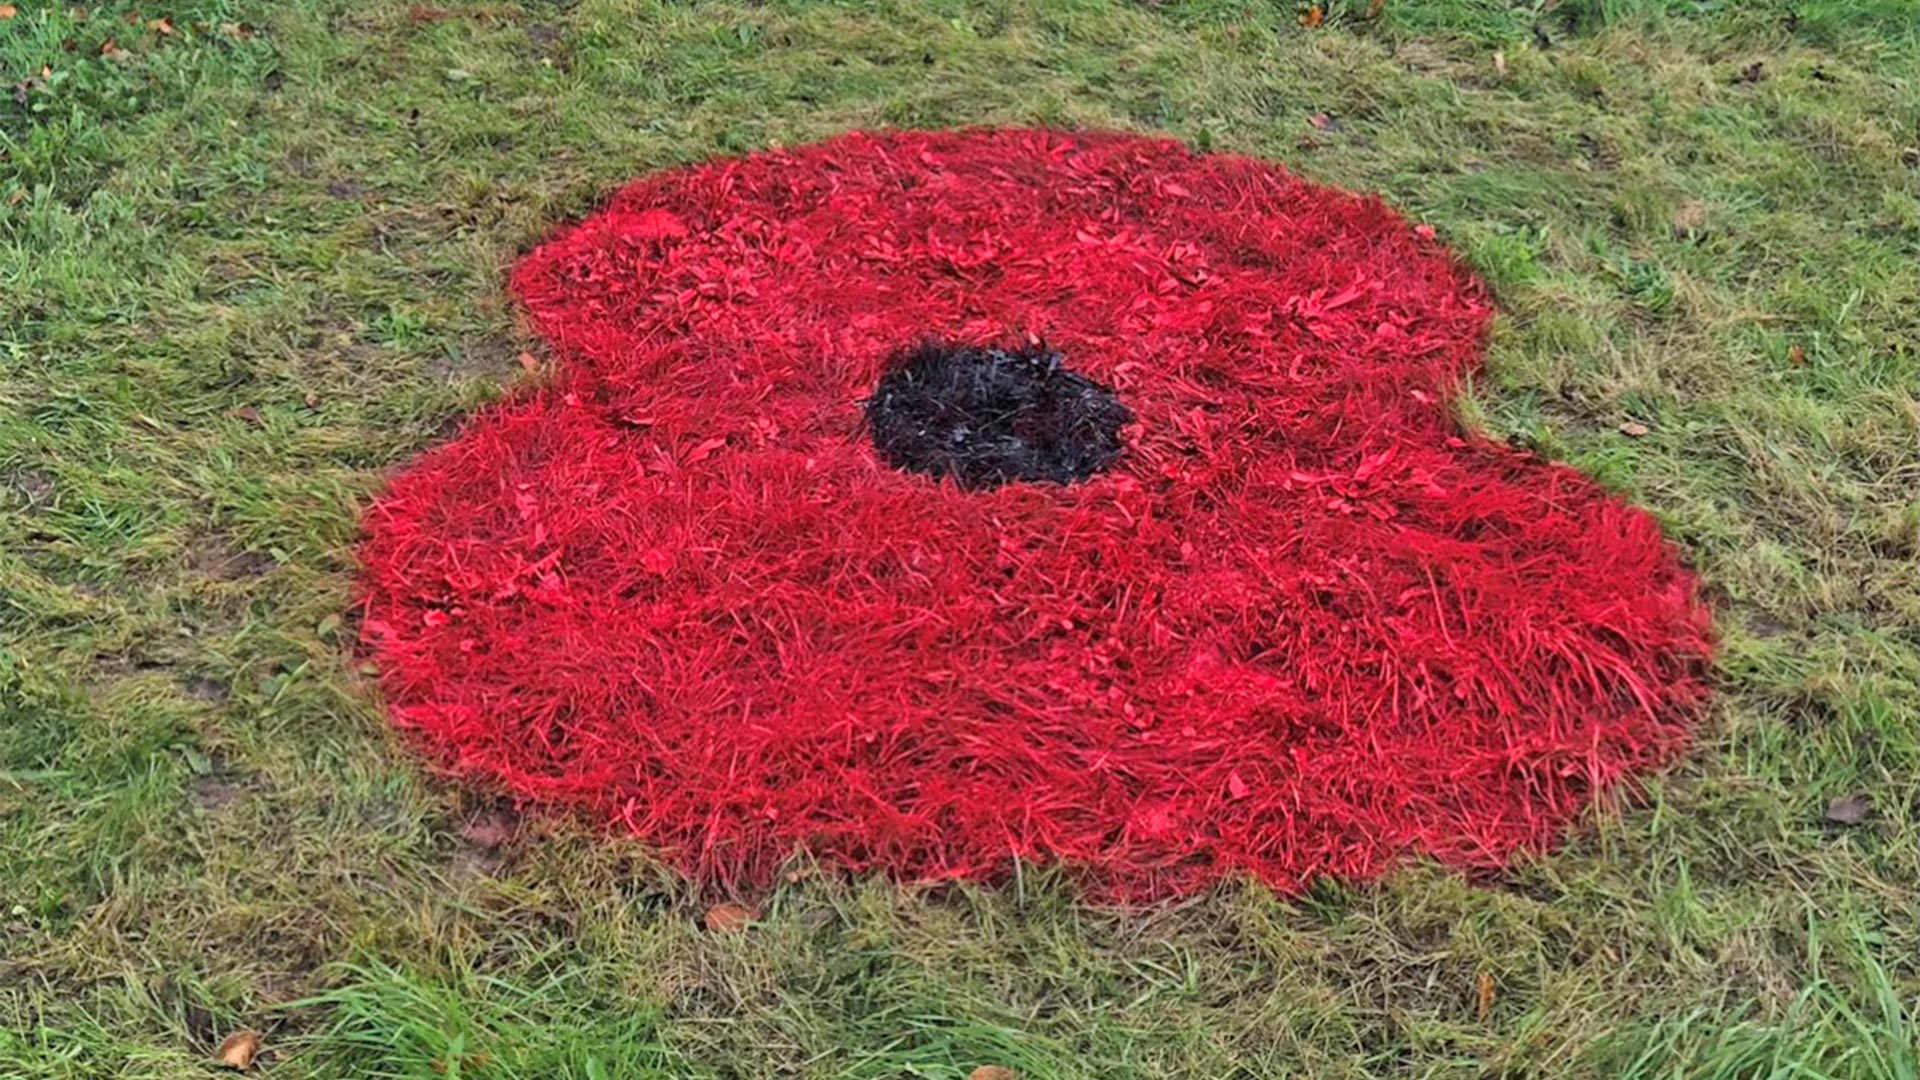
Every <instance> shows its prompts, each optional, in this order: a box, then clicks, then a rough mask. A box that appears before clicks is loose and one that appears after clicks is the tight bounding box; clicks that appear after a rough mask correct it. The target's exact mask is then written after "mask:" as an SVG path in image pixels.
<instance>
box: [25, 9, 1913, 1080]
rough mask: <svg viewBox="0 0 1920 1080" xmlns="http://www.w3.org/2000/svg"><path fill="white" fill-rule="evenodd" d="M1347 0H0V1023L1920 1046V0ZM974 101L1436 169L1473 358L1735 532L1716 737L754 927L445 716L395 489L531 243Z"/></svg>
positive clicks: (1577, 453)
mask: <svg viewBox="0 0 1920 1080" xmlns="http://www.w3.org/2000/svg"><path fill="white" fill-rule="evenodd" d="M1370 7H1377V8H1379V9H1380V10H1379V11H1378V14H1377V16H1376V17H1371V18H1370V17H1369V8H1370ZM1300 10H1301V8H1300V6H1296V5H1294V4H1291V3H1258V2H1250V0H1234V2H1195V3H1182V2H1178V0H1164V2H1162V3H1158V4H1154V3H1129V2H1121V0H1027V2H1008V3H994V4H978V5H969V4H961V3H957V2H951V0H940V2H925V0H896V2H894V3H874V4H856V3H852V2H845V3H822V2H816V3H802V2H799V0H789V2H784V3H781V2H769V3H747V2H736V3H711V4H708V3H657V4H644V3H625V2H614V0H581V2H577V3H576V2H573V0H523V2H521V3H518V4H516V3H508V2H501V3H488V4H472V5H469V4H456V3H451V2H443V3H442V4H439V5H423V4H409V3H398V2H394V0H354V2H341V0H285V2H281V3H271V4H269V3H248V2H242V0H231V2H227V0H153V2H152V3H150V4H144V5H136V4H132V3H125V2H116V3H110V4H104V5H93V4H89V5H85V10H76V8H75V7H74V6H73V4H71V3H70V2H68V0H59V2H57V3H55V2H42V0H12V2H11V3H9V4H4V5H0V15H6V16H7V17H5V18H0V74H3V75H4V78H5V81H6V82H7V84H8V86H9V88H10V90H11V92H10V94H9V95H8V96H7V97H5V98H3V99H0V346H3V350H4V351H0V1076H5V1077H16V1076H18V1077H28V1078H49V1077H63V1078H64V1077H107V1076H126V1077H167V1078H174V1077H198V1076H205V1075H207V1071H208V1069H209V1067H210V1066H209V1062H210V1061H211V1059H212V1057H213V1054H214V1052H215V1049H216V1047H217V1046H218V1045H219V1044H220V1042H221V1040H222V1039H223V1038H224V1037H226V1036H227V1035H228V1034H230V1033H232V1032H235V1031H238V1030H242V1029H255V1030H258V1031H260V1032H262V1033H263V1034H264V1037H265V1049H264V1050H263V1052H262V1053H261V1055H260V1058H259V1061H258V1062H257V1063H256V1066H255V1068H256V1070H257V1071H262V1072H264V1073H265V1074H267V1075H270V1076H274V1077H289V1078H293V1077H371V1076H398V1077H409V1078H421V1080H434V1078H440V1077H465V1078H533V1077H543V1078H544V1077H555V1078H560V1077H565V1078H579V1080H600V1078H623V1077H648V1076H662V1077H665V1076H674V1077H678V1076H696V1077H741V1078H758V1077H780V1076H807V1077H949V1078H953V1077H964V1076H966V1075H967V1074H968V1073H969V1072H970V1071H971V1070H973V1069H975V1068H976V1067H978V1066H982V1065H1003V1066H1008V1067H1011V1068H1013V1069H1016V1070H1018V1072H1019V1074H1020V1075H1021V1076H1024V1077H1028V1078H1042V1077H1084V1078H1088V1080H1094V1078H1098V1080H1120V1078H1129V1077H1163V1076H1164V1077H1249V1078H1250V1077H1283V1076H1297V1077H1314V1078H1316V1080H1337V1078H1348V1077H1351V1078H1360V1077H1388V1076H1393V1077H1401V1076H1408V1077H1413V1076H1418V1077H1448V1078H1453V1077H1458V1078H1463V1080H1464V1078H1480V1077H1502V1078H1519V1077H1542V1078H1546V1077H1553V1078H1560V1077H1606V1078H1612V1077H1622V1076H1631V1077H1649V1078H1652V1077H1659V1078H1678V1077H1695V1076H1698V1077H1789V1076H1792V1077H1800V1076H1808V1077H1817V1076H1833V1077H1903V1078H1913V1077H1916V1076H1920V1049H1916V1045H1915V1035H1914V1030H1915V1028H1914V1024H1915V1021H1916V1016H1917V1015H1920V1003H1917V1001H1916V997H1917V996H1920V692H1917V691H1916V684H1917V683H1920V397H1917V395H1920V344H1917V343H1916V339H1920V10H1916V8H1915V6H1914V4H1913V3H1912V0H1800V2H1795V3H1789V2H1786V0H1775V2H1764V3H1762V2H1752V3H1749V2H1740V0H1708V2H1697V3H1696V2H1691V0H1688V2H1667V0H1559V2H1557V3H1556V2H1554V0H1538V2H1507V0H1452V2H1449V0H1386V2H1385V3H1384V5H1370V4H1369V3H1368V2H1366V0H1341V2H1337V3H1334V4H1332V5H1331V8H1330V10H1329V11H1328V12H1327V13H1326V18H1325V21H1324V22H1323V23H1322V24H1321V25H1319V26H1318V27H1307V26H1304V25H1302V23H1301V21H1300V20H1299V15H1300ZM163 19H164V20H166V21H165V22H164V23H163V22H159V21H156V20H163ZM974 123H1009V124H1015V123H1017V124H1045V125H1063V126H1099V127H1115V128H1126V129H1134V130H1144V131H1156V132H1166V133H1170V134H1173V135H1176V136H1178V137H1181V138H1184V139H1187V140H1190V141H1192V142H1194V143H1195V144H1197V145H1200V146H1204V147H1213V148H1219V149H1229V150H1235V151H1243V152H1251V153H1256V154H1260V155H1264V156H1268V157H1272V158H1276V159H1279V160H1282V161H1285V162H1287V163H1288V164H1289V165H1291V166H1292V167H1294V168H1296V169H1297V170H1299V171H1301V172H1303V173H1305V174H1307V175H1310V176H1312V177H1315V178H1317V179H1321V180H1325V181H1327V182H1331V183H1335V184H1339V185H1343V186H1347V187H1351V188H1360V189H1370V190H1378V191H1381V192H1383V193H1384V194H1386V196H1387V197H1388V198H1389V199H1391V200H1392V201H1394V202H1395V203H1397V204H1398V205H1399V206H1401V207H1402V208H1404V209H1405V210H1406V211H1407V212H1408V213H1409V214H1410V215H1413V216H1415V217H1418V218H1420V219H1423V220H1425V221H1428V222H1431V223H1432V224H1433V225H1434V226H1435V228H1436V229H1437V230H1438V231H1439V232H1440V234H1441V235H1442V236H1443V237H1444V238H1446V239H1447V240H1448V241H1449V242H1450V243H1451V244H1453V245H1454V246H1455V247H1456V248H1457V250H1459V251H1460V252H1462V253H1463V254H1464V256H1465V257H1466V258H1467V259H1468V260H1470V261H1471V263H1472V264H1473V265H1474V266H1475V267H1477V268H1478V269H1479V270H1480V272H1481V273H1483V274H1484V275H1485V276H1486V277H1487V278H1488V280H1489V281H1491V282H1492V284H1493V285H1494V287H1495V289H1496V292H1497V295H1498V297H1499V300H1500V303H1501V305H1502V309H1503V312H1504V314H1503V318H1502V321H1501V323H1500V325H1499V328H1498V332H1497V334H1496V336H1495V339H1494V341H1493V344H1492V347H1491V360H1490V375H1489V377H1488V378H1486V379H1484V380H1483V381H1482V383H1481V384H1480V385H1479V386H1478V387H1477V388H1476V390H1475V393H1474V396H1473V398H1472V399H1471V400H1470V401H1469V403H1468V405H1467V407H1466V409H1465V415H1464V417H1463V420H1464V422H1465V423H1468V424H1471V425H1474V426H1477V427H1479V428H1481V429H1483V430H1485V431H1488V432H1490V433H1492V434H1493V435H1495V436H1496V437H1500V438H1506V439H1510V440H1512V441H1513V442H1514V443H1516V444H1519V445H1525V446H1529V447H1532V448H1534V449H1537V450H1539V451H1540V452H1542V453H1545V454H1548V455H1550V456H1554V457H1558V458H1563V459H1566V460H1568V461H1571V462H1573V463H1574V464H1576V465H1578V466H1579V467H1581V468H1583V469H1586V470H1588V471H1590V472H1592V473H1594V474H1595V475H1597V476H1599V477H1601V478H1602V479H1603V480H1604V481H1605V482H1607V483H1608V484H1610V485H1613V486H1615V487H1617V488H1618V489H1620V490H1621V491H1623V492H1626V493H1627V494H1628V495H1629V496H1630V497H1631V498H1633V499H1635V500H1637V501H1639V502H1641V503H1643V504H1644V505H1646V506H1648V507H1650V508H1652V509H1653V510H1654V511H1655V512H1656V513H1658V514H1659V515H1660V517H1661V518H1662V519H1663V520H1664V521H1665V522H1666V523H1667V526H1668V528H1669V530H1670V532H1671V534H1672V535H1673V536H1674V537H1675V538H1676V539H1677V540H1678V542H1680V543H1681V544H1682V545H1683V546H1684V548H1685V550H1686V552H1687V553H1688V557H1689V558H1690V560H1691V561H1692V562H1693V563H1694V564H1695V565H1696V566H1697V567H1698V568H1699V570H1700V572H1701V573H1702V575H1703V576H1704V578H1705V580H1706V582H1707V583H1708V586H1709V589H1710V594H1711V596H1712V599H1713V602H1714V604H1715V607H1716V610H1717V613H1718V619H1719V625H1720V631H1721V634H1722V637H1723V645H1722V655H1721V659H1720V672H1719V677H1720V682H1721V689H1720V692H1719V695H1718V698H1717V702H1716V705H1715V707H1714V709H1713V711H1712V714H1711V716H1710V718H1709V722H1708V725H1707V727H1706V728H1705V730H1704V731H1703V733H1702V737H1701V739H1700V743H1699V746H1698V749H1697V751H1696V752H1695V753H1694V754H1693V755H1692V757H1691V758H1690V759H1689V761H1688V762H1687V763H1685V764H1684V765H1683V766H1681V767H1680V768H1678V769H1676V770H1674V771H1673V772H1671V773H1670V774H1668V775H1666V776H1664V777H1661V778H1658V779H1656V780H1654V781H1653V782H1651V783H1650V784H1649V785H1648V786H1647V788H1646V790H1645V792H1644V794H1643V795H1642V796H1641V797H1640V798H1638V799H1635V800H1632V801H1630V802H1627V803H1624V804H1622V805H1615V806H1609V807H1604V808H1598V809H1596V810H1595V812H1593V813H1592V814H1590V815H1589V817H1588V820H1587V821H1586V822H1585V823H1584V824H1583V826H1582V827H1581V828H1580V829H1579V830H1578V831H1577V832H1576V833H1575V834H1574V835H1573V836H1571V837H1570V839H1569V842H1568V843H1567V845H1566V847H1565V849H1564V850H1562V851H1560V852H1558V853H1556V854H1553V855H1551V856H1548V857H1543V858H1540V859H1537V860H1534V861H1531V862H1528V863H1526V864H1525V865H1520V866H1515V867H1514V868H1512V870H1511V871H1510V872H1509V873H1506V874H1504V875H1501V876H1498V877H1492V878H1488V879H1485V880H1468V879H1465V878H1462V877H1461V876H1459V875H1456V874H1454V873H1451V872H1447V871H1444V870H1441V869H1438V868H1434V867H1430V866H1416V867H1413V868H1410V869H1408V870H1405V871H1403V872H1401V873H1398V874H1396V875H1394V876H1393V877H1391V878H1390V879H1389V880H1385V881H1381V882H1376V883H1371V884H1364V885H1343V884H1338V883H1327V884H1326V885H1324V886H1323V887H1320V888H1317V889H1315V890H1314V891H1313V892H1312V893H1311V894H1310V895H1307V896H1303V897H1298V898H1293V899H1290V900H1289V899H1281V898H1276V897H1273V896H1271V895H1268V894H1267V893H1265V892H1264V891H1262V890H1260V889H1258V888H1254V887H1250V886H1249V887H1245V888H1235V889H1225V890H1221V891H1219V892H1217V893H1215V894H1212V895H1207V896H1204V897H1201V898H1198V899H1195V900H1192V901H1190V902H1187V903H1184V904H1180V905H1176V906H1168V907H1159V908H1154V909H1151V910H1136V911H1107V910H1098V909H1094V908H1091V907H1089V906H1086V905H1084V904H1080V903H1078V902H1076V901H1075V899H1074V897H1073V894H1072V890H1071V889H1070V888H1069V887H1068V886H1067V885H1066V884H1064V883H1063V882H1062V881H1060V880H1059V879H1058V878H1057V877H1056V876H1055V875H1053V874H1051V873H1048V872H1045V871H1034V872H1031V873H1027V874H1023V875H1022V876H1021V877H1020V878H1019V879H1017V880H1015V881H1012V882H1009V883H1007V884H1005V885H1004V886H1002V887H999V888H993V889H986V888H981V889H962V890H947V891H942V892H927V891H916V890H914V889H911V888H903V887H898V886H895V885H893V884H890V883H887V882H885V881H881V880H862V881H854V882H836V881H832V880H825V879H821V878H815V879H811V880H805V881H801V882H799V883H797V884H794V885H791V886H789V887H787V888H785V889H783V890H782V891H781V892H780V893H778V894H777V895H775V896H773V897H771V898H767V900H766V907H765V914H764V918H763V920H762V921H761V922H759V923H758V924H756V925H754V926H752V927H751V928H749V929H747V930H745V931H743V932H738V933H726V934H712V933H708V932H706V931H705V930H703V929H702V928H701V927H700V925H699V921H700V916H701V911H702V908H701V905H700V904H699V903H698V902H697V900H696V899H695V898H694V897H693V896H692V895H691V894H690V893H689V892H688V891H687V890H686V889H685V888H684V887H682V886H681V885H680V884H678V883H677V882H676V881H675V880H674V879H673V878H672V876H671V875H669V874H668V873H666V872H664V871H663V870H661V869H660V868H659V867H658V866H657V865H655V864H654V863H652V862H650V861H649V859H648V857H647V854H646V852H645V851H644V850H641V849H640V848H638V847H637V846H636V845H634V844H632V843H630V842H624V841H619V840H609V839H607V838H605V837H602V836H598V835H595V834H593V833H592V832H591V831H590V830H587V829H584V828H582V827H580V826H578V825H576V824H572V823H569V822H567V821H552V820H543V819H538V818H534V819H529V820H525V821H515V820H514V819H513V818H512V817H511V816H510V815H508V814H507V813H505V812H504V811H503V810H501V809H500V808H499V807H497V806H496V805H495V804H494V803H493V802H492V801H490V798H489V796H487V795H486V794H485V793H476V792H463V791H461V790H459V789H457V788H454V787H453V786H451V785H448V784H446V783H443V782H441V781H437V780H435V779H433V778H431V777H429V776H427V775H424V774H423V772H422V770H421V769H420V768H418V767H417V765H416V762H415V761H414V760H413V759H412V758H411V756H410V754H409V752H408V751H407V749H406V748H405V746H404V745H403V744H402V743H401V742H400V741H398V740H396V739H395V737H394V736H393V735H392V734H390V732H389V731H388V729H387V726H386V724H385V721H384V719H383V717H382V713H381V709H380V706H379V703H378V701H377V699H376V698H375V696H374V694H373V691H372V688H371V686H370V680H369V678H368V673H367V672H366V671H365V670H362V668H361V667H360V663H359V661H358V660H357V659H356V658H355V657H354V656H353V655H352V654H351V651H350V646H351V638H352V636H353V632H354V631H353V628H354V617H353V615H352V613H351V612H350V611H349V610H348V604H349V598H350V595H351V590H352V581H353V574H354V556H353V542H354V538H355V528H356V526H355V521H356V514H357V511H358V508H359V507H360V506H362V505H363V504H364V503H365V501H366V500H367V498H368V497H369V496H370V495H371V494H372V493H373V492H375V491H376V490H378V488H379V486H380V484H381V480H382V477H383V475H385V473H386V471H387V470H389V469H390V468H392V467H393V466H394V465H395V464H396V463H399V462H401V461H404V460H405V459H406V458H407V457H408V456H409V455H411V454H412V453H413V452H415V451H416V450H418V449H420V448H422V447H424V446H427V445H430V444H431V443H433V442H434V441H435V440H437V439H441V438H443V437H445V435H446V434H447V433H448V432H449V431H450V430H451V426H452V425H453V424H455V423H456V422H457V421H458V419H459V418H460V417H461V416H462V415H463V414H465V413H467V412H468V411H470V410H472V409H474V408H476V407H478V406H480V405H482V404H484V403H485V402H487V401H489V400H492V399H495V398H497V397H498V396H500V395H501V394H504V393H510V392H512V391H513V389H514V388H515V387H516V386H519V385H523V384H525V383H526V382H528V381H530V380H532V379H536V378H538V377H539V376H538V374H537V373H529V372H527V371H525V370H523V365H522V363H521V362H520V360H519V357H520V355H521V353H522V352H523V351H527V352H530V353H532V354H533V355H534V357H536V358H539V357H541V356H542V355H543V354H542V352H541V348H540V346H539V345H538V344H537V343H536V342H533V341H531V340H530V339H528V338H527V337H526V336H525V334H524V331H523V330H522V329H521V328H520V327H519V326H518V324H517V321H516V316H515V313H514V311H513V309H512V307H511V305H510V304H509V302H508V301H507V300H506V298H505V296H504V291H503V285H502V272H503V269H504V268H505V267H506V266H507V265H509V263H510V262H511V261H512V260H513V258H514V257H515V255H516V254H517V253H518V252H521V251H523V250H525V249H526V248H527V247H528V246H529V245H530V244H532V243H533V242H535V241H536V240H537V239H538V238H539V237H541V236H542V235H543V234H544V233H545V232H546V231H547V230H549V229H550V228H552V227H553V226H554V225H555V224H557V223H559V222H562V221H565V220H567V219H569V218H572V217H575V216H578V215H580V214H582V213H583V212H585V211H587V210H589V209H590V208H592V207H593V206H594V205H595V204H596V202H597V201H598V200H600V199H601V198H603V197H604V196H605V195H606V194H608V193H609V192H610V191H611V190H612V189H613V188H614V187H615V186H616V185H618V184H619V183H620V182H621V181H622V180H624V179H626V178H629V177H632V176H633V175H635V174H637V173H640V172H644V171H647V170H650V169H654V168H658V167H661V166H666V165H671V164H674V163H678V162H685V161H690V160H695V159H699V158H702V157H706V156H710V155H713V154H720V153H731V152H739V151H745V150H749V149H752V148H755V147H761V146H766V145H769V144H773V143H789V144H790V143H795V142H800V141H803V140H810V139H814V138H819V137H823V136H826V135H829V134H832V133H835V132H839V131H842V130H845V129H848V128H852V127H872V126H889V125H891V126H949V125H959V124H974ZM1835 819H1842V820H1835Z"/></svg>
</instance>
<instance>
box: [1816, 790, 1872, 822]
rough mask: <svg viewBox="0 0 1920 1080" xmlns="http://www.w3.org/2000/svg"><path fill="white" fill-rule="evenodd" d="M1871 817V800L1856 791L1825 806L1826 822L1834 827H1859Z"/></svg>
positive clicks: (1864, 793) (1869, 797)
mask: <svg viewBox="0 0 1920 1080" xmlns="http://www.w3.org/2000/svg"><path fill="white" fill-rule="evenodd" d="M1872 816H1873V799H1872V797H1871V796H1869V795H1868V794H1867V793H1866V792H1864V791H1856V792H1854V793H1853V794H1852V795H1846V796H1843V797H1841V798H1838V799H1835V800H1833V801H1832V802H1830V803H1828V804H1827V820H1828V821H1831V822H1833V823H1834V824H1835V825H1860V824H1863V823H1865V821H1866V820H1867V819H1868V818H1870V817H1872Z"/></svg>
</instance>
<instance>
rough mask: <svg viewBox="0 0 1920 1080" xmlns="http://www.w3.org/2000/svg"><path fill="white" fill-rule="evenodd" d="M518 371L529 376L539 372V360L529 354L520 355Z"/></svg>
mask: <svg viewBox="0 0 1920 1080" xmlns="http://www.w3.org/2000/svg"><path fill="white" fill-rule="evenodd" d="M520 369H521V370H522V371H525V372H526V373H527V374H529V375H531V374H533V373H534V372H536V371H539V370H540V358H539V357H537V356H535V355H533V354H532V353H530V352H523V353H521V354H520Z"/></svg>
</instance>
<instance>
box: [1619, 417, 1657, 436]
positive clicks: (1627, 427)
mask: <svg viewBox="0 0 1920 1080" xmlns="http://www.w3.org/2000/svg"><path fill="white" fill-rule="evenodd" d="M1620 434H1622V435H1625V436H1626V437H1627V438H1629V439H1638V438H1640V437H1641V436H1642V435H1651V434H1653V429H1652V428H1650V427H1648V426H1647V425H1645V424H1643V423H1641V422H1640V421H1638V420H1629V421H1627V422H1626V423H1624V424H1621V425H1620Z"/></svg>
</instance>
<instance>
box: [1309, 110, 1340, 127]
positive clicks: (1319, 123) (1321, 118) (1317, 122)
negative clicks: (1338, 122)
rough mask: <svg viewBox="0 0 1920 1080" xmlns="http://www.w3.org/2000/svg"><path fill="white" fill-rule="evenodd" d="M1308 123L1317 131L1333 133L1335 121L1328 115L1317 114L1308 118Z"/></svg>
mask: <svg viewBox="0 0 1920 1080" xmlns="http://www.w3.org/2000/svg"><path fill="white" fill-rule="evenodd" d="M1307 123H1309V124H1312V125H1313V129H1314V130H1315V131H1332V130H1333V123H1334V121H1333V117H1331V116H1328V115H1327V114H1326V113H1323V112H1317V113H1314V114H1313V115H1312V116H1309V117H1307Z"/></svg>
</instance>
